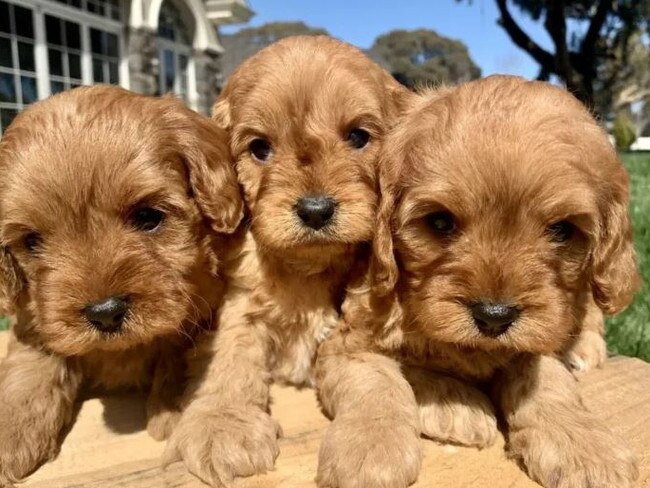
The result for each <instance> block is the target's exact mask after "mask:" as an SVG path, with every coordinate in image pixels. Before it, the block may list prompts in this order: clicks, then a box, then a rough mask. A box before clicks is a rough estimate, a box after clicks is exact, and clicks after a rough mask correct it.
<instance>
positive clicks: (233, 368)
mask: <svg viewBox="0 0 650 488" xmlns="http://www.w3.org/2000/svg"><path fill="white" fill-rule="evenodd" d="M222 324H223V325H222V326H221V327H220V329H219V331H218V333H217V334H216V335H215V336H214V337H209V338H207V337H206V338H205V339H204V340H203V343H202V344H200V345H199V350H198V351H197V352H196V354H197V356H196V357H195V358H193V359H192V360H191V362H190V367H191V368H193V369H194V371H193V372H192V373H191V376H192V377H193V378H196V379H197V384H195V385H191V386H190V387H189V389H190V392H189V395H190V396H189V397H188V398H189V403H188V404H187V407H186V408H185V410H184V412H183V413H182V415H181V419H180V422H179V423H178V425H177V426H176V428H175V429H174V432H173V434H172V436H171V438H170V439H169V443H168V445H167V449H166V451H165V455H164V457H163V459H164V462H165V463H169V462H172V461H174V460H177V459H182V460H183V462H184V463H185V465H186V466H187V468H188V470H189V471H190V472H191V473H192V474H194V475H195V476H197V477H199V478H200V479H201V480H203V481H204V482H206V483H208V484H211V485H212V486H222V485H224V484H229V483H230V482H231V481H232V480H233V479H234V478H235V477H237V476H251V475H254V474H258V473H263V472H265V471H267V470H270V469H272V468H273V465H274V463H275V458H276V457H277V456H278V454H279V448H278V442H277V439H278V437H279V435H280V428H279V426H278V424H277V423H276V422H275V420H273V418H272V417H271V416H270V414H269V413H268V404H269V384H270V374H269V372H268V369H267V348H268V342H267V341H268V338H267V336H266V333H265V329H264V327H263V326H262V325H255V324H251V323H249V322H247V320H245V318H244V317H240V318H239V320H234V321H233V320H225V321H223V322H222Z"/></svg>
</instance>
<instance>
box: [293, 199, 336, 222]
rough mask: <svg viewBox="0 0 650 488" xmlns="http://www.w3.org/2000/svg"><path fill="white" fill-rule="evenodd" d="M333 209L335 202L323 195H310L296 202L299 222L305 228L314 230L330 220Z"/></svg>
mask: <svg viewBox="0 0 650 488" xmlns="http://www.w3.org/2000/svg"><path fill="white" fill-rule="evenodd" d="M335 209H336V202H335V201H334V200H333V199H332V198H330V197H326V196H324V195H311V196H307V197H303V198H301V199H300V200H298V201H297V202H296V213H297V214H298V217H300V220H302V221H303V222H304V223H305V225H306V226H307V227H311V228H312V229H316V230H318V229H320V228H321V227H323V226H324V225H325V224H327V223H328V222H329V221H330V220H331V218H332V215H334V210H335Z"/></svg>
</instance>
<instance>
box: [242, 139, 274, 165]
mask: <svg viewBox="0 0 650 488" xmlns="http://www.w3.org/2000/svg"><path fill="white" fill-rule="evenodd" d="M248 150H249V151H250V153H251V154H252V155H253V157H254V158H255V159H257V160H258V161H259V162H261V163H264V162H266V161H267V160H268V159H269V158H270V157H271V153H272V152H273V151H272V150H271V144H270V143H269V141H267V140H265V139H260V138H257V139H253V140H252V141H251V143H250V144H249V145H248Z"/></svg>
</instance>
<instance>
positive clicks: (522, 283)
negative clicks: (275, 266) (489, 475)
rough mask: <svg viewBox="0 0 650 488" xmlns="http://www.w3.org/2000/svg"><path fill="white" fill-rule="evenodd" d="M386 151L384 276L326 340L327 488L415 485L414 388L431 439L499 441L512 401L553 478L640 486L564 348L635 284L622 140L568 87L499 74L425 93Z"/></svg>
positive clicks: (361, 288)
mask: <svg viewBox="0 0 650 488" xmlns="http://www.w3.org/2000/svg"><path fill="white" fill-rule="evenodd" d="M386 147H387V154H386V158H385V160H384V163H385V164H384V165H382V166H381V171H382V173H381V176H380V182H381V186H382V203H381V205H380V209H379V212H378V215H379V218H378V230H377V233H376V237H375V241H374V249H373V250H374V254H373V256H374V257H373V261H372V265H371V273H370V275H369V277H368V278H366V280H365V281H364V282H361V283H359V284H358V285H357V286H356V288H355V289H352V288H351V289H350V291H349V292H348V302H346V304H345V305H344V308H343V313H344V316H345V325H343V326H341V327H340V328H338V329H337V331H336V332H335V333H334V334H333V335H332V336H331V338H330V339H328V340H327V341H326V342H324V343H323V344H322V345H321V347H320V349H319V356H318V363H317V366H316V371H317V379H318V387H319V393H320V396H321V400H322V403H323V406H324V407H325V409H326V410H327V411H329V412H330V413H332V414H334V415H335V419H334V421H333V423H332V425H331V426H330V428H329V430H328V432H327V434H326V437H325V439H324V442H323V446H322V449H321V453H320V466H319V483H320V485H321V486H327V487H333V486H341V487H352V486H355V487H356V486H359V487H361V486H373V487H391V488H398V487H404V486H407V485H408V484H409V483H411V482H413V481H414V480H415V478H416V477H417V470H416V469H415V468H416V465H415V463H413V462H412V459H411V457H412V456H413V455H411V456H410V457H407V456H404V454H403V453H404V452H405V451H406V452H413V451H415V452H417V451H418V445H417V440H416V439H414V438H413V435H412V430H413V423H414V420H413V419H412V418H410V417H409V416H411V415H412V414H413V412H414V410H415V408H416V407H415V405H416V399H417V402H418V403H420V404H421V405H422V408H421V409H420V423H421V425H420V427H421V429H422V432H423V433H424V434H425V435H427V436H429V437H432V438H435V439H438V440H446V441H452V442H455V443H460V444H466V445H474V446H479V447H482V446H486V445H489V444H490V443H492V442H493V441H494V439H495V436H496V433H497V430H496V413H495V412H498V413H499V415H500V416H502V417H503V418H504V420H505V424H506V426H507V430H508V450H509V453H510V455H511V456H512V457H514V458H516V459H518V460H520V461H521V462H522V464H523V466H524V467H525V469H526V470H527V471H528V473H529V475H530V476H531V477H532V478H533V479H535V480H536V481H538V482H539V483H541V484H542V485H543V486H545V487H548V488H560V487H562V488H596V487H598V488H606V487H617V488H624V487H629V486H632V483H633V480H634V479H635V478H636V476H637V468H636V465H635V460H634V456H633V454H632V453H631V452H630V451H629V450H628V448H627V447H626V446H625V443H624V442H623V441H622V440H621V439H619V438H618V437H617V436H615V435H614V434H613V433H612V432H611V431H610V430H609V429H608V428H607V427H605V426H604V425H603V424H602V423H601V422H599V421H598V420H597V419H596V418H595V417H594V416H593V415H592V414H590V413H589V412H588V411H587V410H586V409H585V408H584V407H583V405H582V403H581V401H580V398H579V397H578V395H577V393H576V385H575V380H574V378H573V376H572V375H571V373H570V372H569V371H568V370H567V369H566V368H565V367H564V365H563V364H562V363H561V362H560V361H559V360H558V359H556V358H555V354H556V353H560V352H561V351H563V349H564V348H565V346H566V344H567V343H568V342H569V341H570V340H571V338H572V336H575V335H576V334H578V333H579V329H580V328H581V327H583V326H584V324H585V323H586V322H588V320H587V319H585V315H586V314H588V313H590V310H591V308H592V307H594V306H598V307H599V308H600V309H601V310H602V311H604V312H605V313H608V314H612V313H616V312H618V311H620V310H621V309H622V308H624V307H625V306H626V305H628V304H629V303H630V301H631V300H632V297H633V294H634V291H635V290H636V289H637V286H638V281H639V280H638V275H637V269H636V264H635V254H634V250H633V244H632V240H631V229H630V221H629V217H628V211H627V205H628V177H627V174H626V171H625V169H624V168H623V166H622V165H621V164H620V162H619V161H618V159H617V157H616V153H615V151H614V149H613V148H612V147H611V145H610V143H609V141H608V139H607V135H606V134H605V133H604V131H602V130H601V129H600V128H599V127H598V126H597V124H596V123H595V122H594V121H593V119H592V118H591V117H590V115H589V114H588V112H587V110H585V109H584V108H583V107H582V106H581V105H580V103H579V102H578V101H577V100H575V99H574V98H573V97H572V96H571V95H569V94H568V93H567V92H565V91H563V90H561V89H559V88H555V87H552V86H551V85H548V84H544V83H538V82H526V81H524V80H522V79H519V78H514V77H491V78H487V79H484V80H481V81H477V82H472V83H469V84H467V85H464V86H460V87H458V88H453V89H441V90H438V91H431V92H425V93H423V94H422V95H421V96H420V97H419V99H418V100H416V101H414V103H413V107H411V109H410V110H409V111H408V114H407V115H406V116H405V118H404V120H403V121H402V122H401V123H400V126H399V127H398V129H396V130H395V131H394V133H393V134H391V135H390V136H389V137H388V138H387V140H386ZM397 263H399V267H400V268H399V271H398V267H397ZM406 378H408V380H409V381H410V383H411V384H412V391H411V387H410V386H409V384H408V383H407V381H406ZM416 424H417V421H416Z"/></svg>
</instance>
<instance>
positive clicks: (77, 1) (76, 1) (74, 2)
mask: <svg viewBox="0 0 650 488" xmlns="http://www.w3.org/2000/svg"><path fill="white" fill-rule="evenodd" d="M70 5H72V6H73V7H76V8H81V0H72V2H70Z"/></svg>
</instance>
